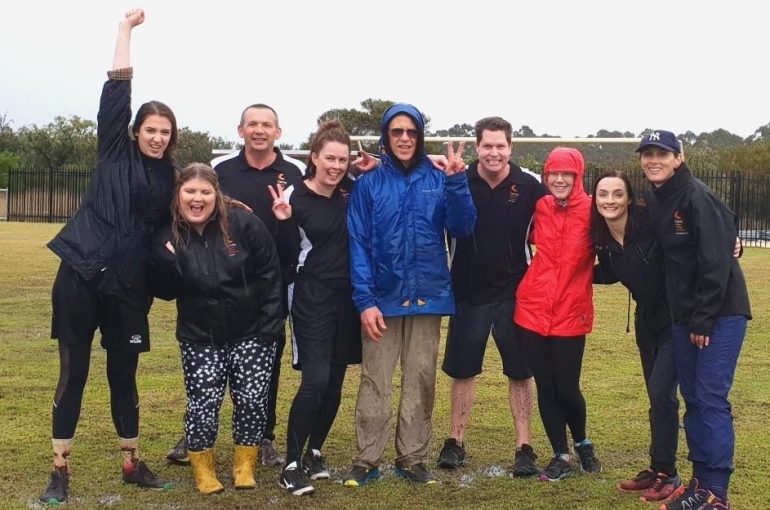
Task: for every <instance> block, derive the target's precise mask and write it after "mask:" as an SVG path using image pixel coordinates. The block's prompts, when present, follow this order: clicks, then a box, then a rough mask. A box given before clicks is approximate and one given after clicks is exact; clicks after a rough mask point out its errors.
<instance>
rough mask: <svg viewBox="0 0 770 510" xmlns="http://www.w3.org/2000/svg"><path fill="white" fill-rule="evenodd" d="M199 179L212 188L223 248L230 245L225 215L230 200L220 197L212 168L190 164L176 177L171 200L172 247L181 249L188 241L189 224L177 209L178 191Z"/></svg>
mask: <svg viewBox="0 0 770 510" xmlns="http://www.w3.org/2000/svg"><path fill="white" fill-rule="evenodd" d="M193 179H201V180H203V181H206V182H207V183H209V184H211V187H212V188H214V195H215V196H216V200H215V202H214V214H216V215H217V222H218V223H219V230H220V231H221V232H222V238H223V239H224V241H225V246H227V245H229V244H230V223H229V221H228V219H227V215H228V213H229V212H230V207H231V206H230V199H229V198H227V197H225V196H224V195H222V192H221V191H220V189H219V181H218V180H217V174H216V172H215V171H214V169H213V168H211V167H210V166H208V165H206V164H204V163H190V164H189V165H187V166H186V167H184V168H183V169H182V170H180V171H179V173H178V174H177V177H176V189H175V190H174V197H173V198H172V199H171V242H172V244H173V245H174V247H183V246H185V245H186V244H187V239H189V232H190V224H189V223H187V220H186V219H185V217H184V215H183V214H182V211H181V210H180V209H179V190H181V189H182V186H184V184H185V183H186V182H188V181H191V180H193Z"/></svg>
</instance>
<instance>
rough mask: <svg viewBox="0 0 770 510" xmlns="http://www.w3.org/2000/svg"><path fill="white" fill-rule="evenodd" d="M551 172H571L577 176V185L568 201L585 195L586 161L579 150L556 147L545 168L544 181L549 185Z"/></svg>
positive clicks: (574, 186) (573, 187) (546, 161)
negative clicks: (584, 176)
mask: <svg viewBox="0 0 770 510" xmlns="http://www.w3.org/2000/svg"><path fill="white" fill-rule="evenodd" d="M551 172H571V173H574V174H575V184H574V185H573V186H572V191H571V192H570V194H569V197H568V200H569V199H571V198H573V197H576V196H579V195H585V194H586V192H585V190H584V189H583V175H584V174H585V161H584V160H583V155H582V154H581V153H580V151H579V150H577V149H573V148H571V147H556V148H555V149H554V150H552V151H551V153H550V154H549V155H548V158H547V159H546V160H545V166H544V168H543V181H544V182H545V183H546V186H547V183H548V174H550V173H551Z"/></svg>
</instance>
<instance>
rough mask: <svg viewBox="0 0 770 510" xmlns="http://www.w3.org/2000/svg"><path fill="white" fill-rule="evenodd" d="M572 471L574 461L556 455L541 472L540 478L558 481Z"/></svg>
mask: <svg viewBox="0 0 770 510" xmlns="http://www.w3.org/2000/svg"><path fill="white" fill-rule="evenodd" d="M572 473H573V471H572V463H571V462H570V461H568V460H564V459H562V458H561V456H560V455H556V456H554V458H552V459H551V462H549V463H548V466H546V468H545V469H544V470H542V471H541V472H540V479H541V480H543V481H544V482H558V481H559V480H561V479H562V478H566V477H568V476H570V475H571V474H572Z"/></svg>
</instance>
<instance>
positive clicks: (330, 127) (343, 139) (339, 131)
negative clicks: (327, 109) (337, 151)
mask: <svg viewBox="0 0 770 510" xmlns="http://www.w3.org/2000/svg"><path fill="white" fill-rule="evenodd" d="M329 142H338V143H341V144H342V145H347V146H348V152H350V147H351V145H350V135H349V134H348V132H347V131H346V130H345V126H343V125H342V122H340V120H339V119H331V120H327V121H325V122H323V123H322V124H321V125H320V126H318V131H316V132H315V134H314V135H313V139H312V140H311V141H310V157H308V162H307V168H306V169H305V175H306V176H307V177H308V178H313V177H315V164H314V163H313V154H315V155H316V156H317V155H318V154H320V153H321V150H322V149H323V148H324V146H325V145H326V144H327V143H329Z"/></svg>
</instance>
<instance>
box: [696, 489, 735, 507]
mask: <svg viewBox="0 0 770 510" xmlns="http://www.w3.org/2000/svg"><path fill="white" fill-rule="evenodd" d="M699 510H732V506H731V505H730V503H728V502H727V501H722V500H721V499H720V498H719V496H717V495H716V494H714V493H713V492H711V491H708V497H707V498H706V502H705V503H703V506H701V507H700V509H699Z"/></svg>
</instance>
